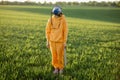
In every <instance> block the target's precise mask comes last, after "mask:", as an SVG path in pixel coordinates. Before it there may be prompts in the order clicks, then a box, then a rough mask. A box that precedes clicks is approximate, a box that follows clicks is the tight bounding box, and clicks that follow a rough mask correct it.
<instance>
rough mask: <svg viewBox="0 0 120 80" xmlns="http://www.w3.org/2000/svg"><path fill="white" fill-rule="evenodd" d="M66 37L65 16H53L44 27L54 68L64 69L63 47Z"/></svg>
mask: <svg viewBox="0 0 120 80" xmlns="http://www.w3.org/2000/svg"><path fill="white" fill-rule="evenodd" d="M67 35H68V27H67V23H66V19H65V16H64V15H61V16H60V17H56V16H55V15H53V16H52V18H51V19H49V20H48V23H47V25H46V38H47V41H48V42H49V44H50V50H51V53H52V65H53V67H54V68H58V69H63V68H64V45H66V41H67Z"/></svg>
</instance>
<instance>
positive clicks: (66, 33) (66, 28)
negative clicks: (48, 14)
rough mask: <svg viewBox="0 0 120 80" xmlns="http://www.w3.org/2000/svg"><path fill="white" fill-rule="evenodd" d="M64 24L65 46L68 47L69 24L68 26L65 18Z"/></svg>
mask: <svg viewBox="0 0 120 80" xmlns="http://www.w3.org/2000/svg"><path fill="white" fill-rule="evenodd" d="M63 26H64V32H63V34H64V47H66V42H67V36H68V26H67V22H66V19H64V21H63Z"/></svg>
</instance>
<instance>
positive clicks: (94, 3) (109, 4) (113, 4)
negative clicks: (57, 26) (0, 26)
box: [0, 0, 120, 7]
mask: <svg viewBox="0 0 120 80" xmlns="http://www.w3.org/2000/svg"><path fill="white" fill-rule="evenodd" d="M0 5H40V6H50V5H61V6H67V5H70V6H73V5H79V6H98V7H120V1H114V2H105V1H102V2H97V1H89V2H80V3H79V2H56V3H54V4H53V3H52V2H49V3H47V2H44V3H40V2H38V3H36V2H31V1H30V0H26V1H25V2H17V1H14V2H10V1H4V0H2V1H0Z"/></svg>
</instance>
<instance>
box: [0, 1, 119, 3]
mask: <svg viewBox="0 0 120 80" xmlns="http://www.w3.org/2000/svg"><path fill="white" fill-rule="evenodd" d="M0 1H2V0H0ZM4 1H20V2H24V1H27V0H4ZM29 1H33V2H41V3H43V2H45V1H46V2H52V3H55V2H60V1H61V2H62V1H64V2H73V1H77V2H88V1H97V2H101V1H106V2H108V1H120V0H29Z"/></svg>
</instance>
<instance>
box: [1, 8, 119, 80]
mask: <svg viewBox="0 0 120 80" xmlns="http://www.w3.org/2000/svg"><path fill="white" fill-rule="evenodd" d="M50 9H51V7H50V8H49V7H39V6H0V65H1V66H0V79H1V80H33V79H36V80H54V79H59V80H119V78H120V77H119V76H120V73H119V70H120V65H119V61H120V59H119V57H120V54H119V53H120V24H119V21H120V15H119V13H120V9H119V8H98V7H96V8H93V7H90V8H88V7H81V8H79V7H78V8H77V9H75V7H73V8H71V9H70V8H69V7H66V8H65V7H63V9H64V14H65V15H66V18H67V22H68V26H69V35H68V42H67V61H68V64H67V66H66V67H65V71H64V74H63V75H61V76H60V75H53V74H52V68H51V53H50V51H49V50H48V49H47V48H46V46H45V44H46V39H45V26H46V22H47V20H48V18H49V17H50V15H49V11H50ZM81 13H82V14H81Z"/></svg>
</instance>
